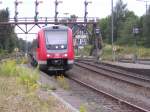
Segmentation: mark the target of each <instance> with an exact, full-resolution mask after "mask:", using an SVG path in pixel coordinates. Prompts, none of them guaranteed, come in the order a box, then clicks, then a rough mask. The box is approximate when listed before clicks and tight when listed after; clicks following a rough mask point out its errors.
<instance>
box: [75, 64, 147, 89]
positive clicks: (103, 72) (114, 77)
mask: <svg viewBox="0 0 150 112" xmlns="http://www.w3.org/2000/svg"><path fill="white" fill-rule="evenodd" d="M75 65H77V66H80V67H82V68H85V69H87V70H90V71H93V72H95V73H98V74H103V75H104V76H107V77H110V78H113V79H117V80H119V81H123V82H126V83H130V84H132V85H135V86H139V87H146V88H150V85H147V86H145V84H139V83H137V82H132V81H129V80H127V79H124V78H120V77H118V76H115V75H111V74H112V73H111V74H110V73H108V72H109V71H107V73H106V70H101V71H98V70H100V69H98V68H96V69H97V70H94V69H90V68H89V67H87V65H80V64H79V63H77V62H75ZM89 66H91V65H89ZM116 75H119V74H116Z"/></svg>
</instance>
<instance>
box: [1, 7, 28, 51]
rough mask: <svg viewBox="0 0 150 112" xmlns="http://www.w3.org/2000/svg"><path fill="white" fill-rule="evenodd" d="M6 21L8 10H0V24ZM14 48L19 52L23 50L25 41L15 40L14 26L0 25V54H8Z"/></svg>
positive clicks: (7, 19)
mask: <svg viewBox="0 0 150 112" xmlns="http://www.w3.org/2000/svg"><path fill="white" fill-rule="evenodd" d="M8 21H9V10H8V8H6V9H3V10H0V22H8ZM16 47H18V48H19V49H21V50H25V41H24V40H22V39H18V38H17V35H16V33H15V31H14V25H10V24H0V54H1V53H4V52H8V53H10V52H12V51H13V50H14V48H16Z"/></svg>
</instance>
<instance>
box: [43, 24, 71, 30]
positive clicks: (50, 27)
mask: <svg viewBox="0 0 150 112" xmlns="http://www.w3.org/2000/svg"><path fill="white" fill-rule="evenodd" d="M68 28H69V27H68V26H64V25H50V26H46V27H42V28H41V30H54V29H61V30H67V29H68Z"/></svg>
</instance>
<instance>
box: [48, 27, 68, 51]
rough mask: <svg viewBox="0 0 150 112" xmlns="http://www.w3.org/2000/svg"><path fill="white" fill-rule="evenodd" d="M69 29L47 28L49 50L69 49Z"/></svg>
mask: <svg viewBox="0 0 150 112" xmlns="http://www.w3.org/2000/svg"><path fill="white" fill-rule="evenodd" d="M67 35H68V34H67V31H66V30H57V31H56V30H46V31H45V37H46V46H47V49H49V50H61V49H67Z"/></svg>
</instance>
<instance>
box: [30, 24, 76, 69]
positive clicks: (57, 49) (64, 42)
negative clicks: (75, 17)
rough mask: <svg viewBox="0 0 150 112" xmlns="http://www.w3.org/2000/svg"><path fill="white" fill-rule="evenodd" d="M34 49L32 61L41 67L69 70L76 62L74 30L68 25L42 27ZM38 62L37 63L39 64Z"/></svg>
mask: <svg viewBox="0 0 150 112" xmlns="http://www.w3.org/2000/svg"><path fill="white" fill-rule="evenodd" d="M36 44H37V45H36V47H33V48H32V49H33V50H32V53H31V56H32V61H31V63H32V64H33V63H34V65H35V63H37V64H38V65H39V67H40V68H41V69H49V70H56V71H57V70H63V71H66V70H69V69H70V68H72V66H73V63H74V48H73V37H72V30H71V29H70V28H69V27H67V26H62V25H53V26H49V27H44V28H42V29H41V30H40V31H39V32H38V34H37V39H36ZM37 64H36V65H37Z"/></svg>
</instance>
